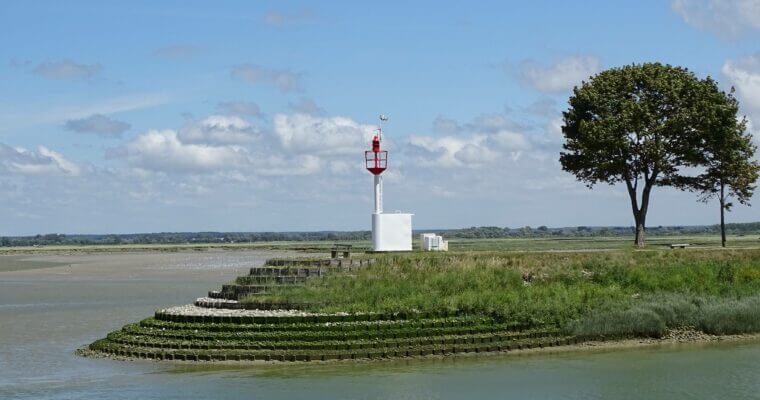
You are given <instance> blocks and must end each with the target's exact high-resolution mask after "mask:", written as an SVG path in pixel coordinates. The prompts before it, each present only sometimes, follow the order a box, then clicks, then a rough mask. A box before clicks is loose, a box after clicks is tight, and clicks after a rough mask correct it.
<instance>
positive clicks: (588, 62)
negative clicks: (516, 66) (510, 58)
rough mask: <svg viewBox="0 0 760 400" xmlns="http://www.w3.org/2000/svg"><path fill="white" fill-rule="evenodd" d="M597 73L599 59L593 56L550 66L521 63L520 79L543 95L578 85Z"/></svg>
mask: <svg viewBox="0 0 760 400" xmlns="http://www.w3.org/2000/svg"><path fill="white" fill-rule="evenodd" d="M597 71H599V59H598V58H597V57H594V56H570V57H566V58H564V59H562V60H560V61H559V62H558V63H557V64H554V65H552V66H544V65H541V64H538V63H536V62H535V61H523V62H522V63H521V65H520V71H519V74H520V77H521V78H522V80H523V81H525V82H526V83H528V84H529V85H530V86H532V87H533V88H535V89H537V90H539V91H541V92H544V93H558V92H562V91H565V90H568V89H572V88H573V86H576V85H579V84H580V83H581V81H582V80H584V79H588V78H589V77H590V76H591V75H593V74H595V73H596V72H597Z"/></svg>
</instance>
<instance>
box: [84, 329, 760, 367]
mask: <svg viewBox="0 0 760 400" xmlns="http://www.w3.org/2000/svg"><path fill="white" fill-rule="evenodd" d="M752 342H760V333H750V334H738V335H709V334H706V333H704V332H700V331H696V330H693V329H673V330H671V331H669V332H668V333H667V334H666V335H665V336H664V337H662V338H631V339H617V340H591V341H587V342H581V343H576V344H569V345H567V344H566V345H559V346H549V347H535V348H527V349H512V350H502V351H486V352H468V353H449V354H429V355H424V356H419V355H415V356H408V357H387V358H372V359H369V358H356V359H341V360H326V361H322V360H311V361H276V360H272V361H263V360H256V361H235V360H226V361H203V360H198V361H186V360H159V359H146V358H136V357H124V356H116V355H111V354H106V353H102V352H98V351H93V350H90V349H89V348H88V346H84V347H82V348H79V349H77V350H75V351H74V354H76V355H77V356H81V357H87V358H96V359H107V360H114V361H126V362H146V363H162V364H167V365H185V366H267V365H272V366H284V365H322V364H324V365H335V364H346V365H347V364H351V363H354V364H356V363H358V364H369V363H383V362H394V361H403V360H435V359H441V360H443V359H454V358H468V359H473V358H483V359H488V358H496V357H500V356H501V357H511V356H529V355H548V354H558V355H559V354H572V353H606V352H614V351H624V350H638V349H647V348H657V347H660V346H677V345H707V344H741V343H752Z"/></svg>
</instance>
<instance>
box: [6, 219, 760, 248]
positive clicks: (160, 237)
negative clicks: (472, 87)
mask: <svg viewBox="0 0 760 400" xmlns="http://www.w3.org/2000/svg"><path fill="white" fill-rule="evenodd" d="M726 231H727V233H728V234H732V235H755V234H760V222H750V223H736V224H726ZM422 232H436V233H439V234H442V235H444V236H445V237H446V238H460V239H499V238H549V237H558V238H563V237H565V238H572V237H602V236H608V237H609V236H629V235H631V233H634V232H636V228H635V227H634V226H574V227H562V228H549V227H546V226H543V225H542V226H539V227H536V228H533V227H530V226H524V227H520V228H506V227H505V228H501V227H497V226H478V227H475V226H473V227H470V228H463V229H427V230H418V231H415V232H414V233H415V234H418V233H422ZM718 233H720V225H696V226H656V227H649V228H647V234H648V235H650V236H675V235H699V234H718ZM371 237H372V233H371V232H370V231H321V232H160V233H131V234H107V235H64V234H56V233H51V234H46V235H34V236H5V237H0V246H2V247H12V246H52V245H115V244H194V243H198V244H208V243H255V242H275V241H284V242H301V241H333V242H340V241H352V240H370V238H371Z"/></svg>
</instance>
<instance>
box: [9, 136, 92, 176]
mask: <svg viewBox="0 0 760 400" xmlns="http://www.w3.org/2000/svg"><path fill="white" fill-rule="evenodd" d="M0 168H2V169H5V170H6V171H9V172H16V173H20V174H32V175H70V176H77V175H79V174H80V172H81V168H80V167H79V166H78V165H77V164H76V163H74V162H72V161H69V160H67V159H66V158H65V157H64V156H63V155H62V154H61V153H58V152H55V151H53V150H50V149H48V148H47V147H44V146H40V147H38V148H37V151H32V150H27V149H25V148H23V147H16V148H13V147H10V146H7V145H4V144H1V143H0Z"/></svg>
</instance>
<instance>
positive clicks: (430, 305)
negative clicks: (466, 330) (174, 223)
mask: <svg viewBox="0 0 760 400" xmlns="http://www.w3.org/2000/svg"><path fill="white" fill-rule="evenodd" d="M759 294H760V251H758V250H731V251H694V250H692V251H680V252H678V251H669V250H663V251H647V252H636V251H616V252H589V253H548V252H547V253H522V254H516V253H503V252H502V253H499V252H479V253H474V252H467V253H464V252H463V253H450V254H421V253H416V254H410V255H402V256H398V255H396V256H381V257H380V258H379V259H378V262H377V263H375V264H373V265H372V266H370V267H368V268H366V269H363V270H361V271H359V272H355V273H353V274H352V275H333V276H330V277H328V278H325V279H321V280H314V281H310V282H309V283H308V284H307V285H305V286H303V287H298V288H282V289H278V290H276V291H274V292H272V293H269V294H268V295H266V296H263V297H262V296H257V297H255V298H253V297H252V298H250V300H251V301H253V300H255V301H274V302H289V303H306V304H311V309H312V310H313V311H321V312H337V311H346V312H418V311H419V312H444V311H446V312H464V313H468V314H482V315H491V316H495V317H499V318H500V319H502V320H507V321H511V322H516V323H520V324H524V325H527V326H545V325H553V326H559V327H563V328H565V329H568V330H570V331H572V332H573V333H574V334H577V335H617V336H650V337H660V336H662V335H663V334H664V332H665V331H666V330H667V329H669V328H671V327H675V326H686V325H688V326H698V327H700V329H703V330H705V332H708V333H731V332H749V331H760V322H754V321H757V320H758V318H757V317H758V316H760V315H759V314H760V311H758V309H759V308H760V307H758V306H760V297H753V296H759ZM753 299H755V300H753ZM726 321H728V322H726Z"/></svg>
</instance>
